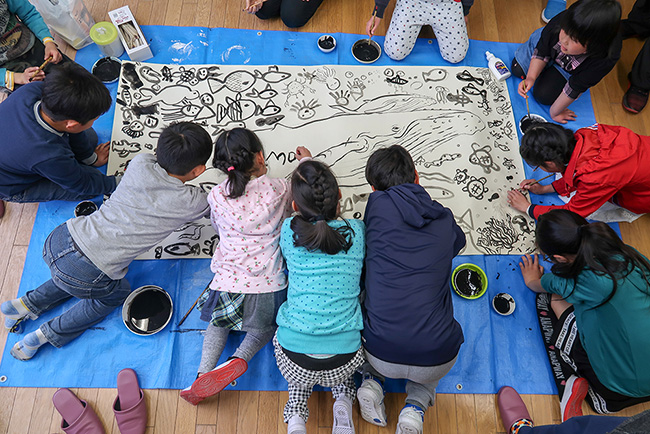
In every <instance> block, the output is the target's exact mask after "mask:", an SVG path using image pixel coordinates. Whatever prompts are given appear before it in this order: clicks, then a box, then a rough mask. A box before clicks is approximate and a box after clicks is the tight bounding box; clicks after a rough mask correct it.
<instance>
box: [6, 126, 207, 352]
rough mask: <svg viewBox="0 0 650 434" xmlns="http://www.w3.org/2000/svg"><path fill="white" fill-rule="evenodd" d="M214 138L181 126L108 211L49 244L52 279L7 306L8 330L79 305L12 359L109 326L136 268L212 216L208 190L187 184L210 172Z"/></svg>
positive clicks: (62, 230)
mask: <svg viewBox="0 0 650 434" xmlns="http://www.w3.org/2000/svg"><path fill="white" fill-rule="evenodd" d="M211 153H212V141H211V139H210V135H209V134H208V133H207V132H206V131H205V130H204V129H203V128H202V127H201V126H199V125H197V124H194V123H191V122H181V123H177V124H173V125H171V126H169V127H167V128H165V129H164V130H163V131H162V133H161V134H160V138H159V139H158V145H157V149H156V155H155V156H154V155H150V154H141V155H137V156H136V157H135V158H134V159H133V160H131V162H130V163H129V167H128V170H127V171H126V172H125V173H124V178H123V179H122V182H121V183H120V185H119V186H118V188H117V189H116V190H115V192H114V193H113V194H112V195H111V197H110V199H108V200H107V201H106V202H105V203H104V205H103V206H102V207H101V208H100V209H99V210H98V211H97V212H95V213H93V214H91V215H89V216H86V217H77V218H74V219H70V220H68V221H67V222H66V223H64V224H62V225H60V226H59V227H57V228H56V229H54V231H52V233H51V234H50V235H49V236H48V238H47V240H46V241H45V247H44V249H43V251H44V258H45V261H46V262H47V264H48V266H49V267H50V270H51V273H52V279H50V280H48V281H47V282H45V283H44V284H42V285H41V286H39V287H38V288H36V289H35V290H33V291H29V292H27V294H25V295H24V296H23V297H20V298H18V299H15V300H10V301H7V302H5V303H3V304H2V305H1V306H0V310H1V311H2V313H3V314H4V315H5V327H6V328H8V329H10V331H14V332H20V328H21V327H20V325H21V324H20V322H21V321H22V320H24V319H36V318H38V317H39V315H41V313H43V312H45V311H47V310H49V309H50V308H52V307H54V306H56V305H57V304H59V303H61V302H62V301H64V300H67V299H69V298H70V297H76V298H78V299H79V302H78V303H77V304H75V305H74V306H72V307H71V308H70V309H68V310H67V311H66V312H64V313H63V314H61V315H60V316H58V317H56V318H54V319H51V320H50V321H48V322H46V323H43V324H42V325H41V326H40V327H39V328H38V329H36V331H34V332H31V333H29V334H27V335H26V336H25V338H24V339H23V340H22V341H20V342H18V343H16V344H15V345H14V347H13V348H12V349H11V355H12V356H14V357H15V358H17V359H19V360H28V359H31V358H32V357H33V356H34V354H36V352H37V351H38V349H39V347H41V346H42V345H43V344H45V343H50V344H52V345H54V346H55V347H57V348H60V347H62V346H63V345H65V344H67V343H68V342H70V341H72V340H73V339H74V338H76V337H77V336H79V335H81V334H82V333H83V332H84V331H85V330H86V329H88V328H89V327H91V326H93V325H95V324H97V323H98V322H100V321H101V320H103V319H104V318H105V317H106V316H107V315H108V314H109V313H111V312H112V311H113V309H115V308H116V307H118V306H120V305H121V304H122V303H123V302H124V300H125V299H126V297H127V296H128V295H129V293H130V292H131V287H130V285H129V282H127V280H126V279H124V276H125V275H126V272H127V271H128V267H129V264H130V263H131V261H133V260H134V259H135V258H136V257H137V256H138V255H140V254H142V253H144V252H146V251H147V250H149V249H150V248H152V247H153V246H155V245H156V244H157V243H159V242H160V241H162V240H163V239H164V238H166V237H167V236H168V235H169V234H170V233H172V232H173V231H174V230H176V229H178V227H180V226H181V225H182V224H183V223H186V222H188V221H193V220H196V219H197V218H199V217H201V216H203V215H205V214H207V213H208V212H209V209H208V202H207V195H206V193H205V192H203V190H202V189H200V188H198V187H194V186H190V185H185V182H186V181H190V180H192V179H194V178H196V177H197V176H199V175H200V174H201V173H203V172H204V171H205V169H206V166H205V164H206V162H207V160H208V158H210V154H211Z"/></svg>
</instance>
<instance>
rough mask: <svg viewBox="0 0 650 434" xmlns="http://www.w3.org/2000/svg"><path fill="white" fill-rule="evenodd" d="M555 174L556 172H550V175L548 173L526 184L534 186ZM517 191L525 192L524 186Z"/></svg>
mask: <svg viewBox="0 0 650 434" xmlns="http://www.w3.org/2000/svg"><path fill="white" fill-rule="evenodd" d="M553 175H555V172H554V173H551V174H549V175H546V176H545V177H543V178H542V179H538V180H537V181H534V182H531V183H529V184H526V185H527V186H528V187H530V186H532V185H535V184H539V183H540V182H542V181H543V180H545V179H548V178H550V177H551V176H553ZM517 191H519V193H523V192H524V189H523V187H522V188H518V189H517Z"/></svg>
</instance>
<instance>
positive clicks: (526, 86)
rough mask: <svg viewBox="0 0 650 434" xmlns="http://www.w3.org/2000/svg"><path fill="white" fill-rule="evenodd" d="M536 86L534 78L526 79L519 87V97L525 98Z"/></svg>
mask: <svg viewBox="0 0 650 434" xmlns="http://www.w3.org/2000/svg"><path fill="white" fill-rule="evenodd" d="M534 84H535V80H533V79H532V78H528V77H526V78H525V79H523V80H521V83H519V87H518V90H519V95H521V96H523V97H524V98H525V97H526V94H527V93H528V91H530V89H531V88H532V87H533V85H534ZM529 96H530V95H529Z"/></svg>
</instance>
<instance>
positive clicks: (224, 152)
mask: <svg viewBox="0 0 650 434" xmlns="http://www.w3.org/2000/svg"><path fill="white" fill-rule="evenodd" d="M263 150H264V149H263V148H262V142H260V139H259V138H258V137H257V135H256V134H255V133H254V132H252V131H251V130H248V129H246V128H234V129H232V130H230V131H224V132H223V133H221V134H220V135H219V137H218V138H217V142H216V143H215V147H214V158H213V160H212V165H213V166H214V167H216V168H217V169H219V170H221V171H222V172H224V173H225V174H226V175H228V183H227V186H228V188H229V189H230V192H229V194H228V197H229V198H230V199H236V198H238V197H240V196H242V195H243V194H244V192H245V191H246V184H248V181H250V179H251V172H253V170H254V169H255V156H256V155H257V154H258V153H259V152H262V151H263Z"/></svg>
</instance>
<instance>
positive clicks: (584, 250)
mask: <svg viewBox="0 0 650 434" xmlns="http://www.w3.org/2000/svg"><path fill="white" fill-rule="evenodd" d="M535 238H536V240H537V245H538V247H539V248H540V250H541V251H542V252H544V253H545V254H547V255H549V256H551V255H563V256H565V255H575V260H574V261H573V262H571V263H559V262H554V264H553V266H552V268H551V271H552V272H553V274H555V275H558V276H560V277H564V278H569V279H574V287H573V288H574V290H575V284H576V283H575V282H576V280H577V278H578V275H579V274H580V273H581V272H582V271H583V270H584V269H585V268H589V269H591V270H593V271H594V272H595V273H596V274H598V275H605V274H606V275H608V276H609V277H610V279H611V280H612V292H611V293H610V294H609V296H608V297H607V299H605V300H604V301H603V302H602V303H600V304H599V305H598V306H596V307H600V306H602V305H604V304H605V303H607V302H608V301H609V300H611V299H612V297H613V296H614V294H616V289H617V287H618V283H617V280H618V279H624V278H625V277H627V275H629V274H630V273H631V272H632V271H633V270H634V269H635V268H639V269H640V270H641V272H642V273H643V277H644V279H645V281H646V283H647V284H648V285H650V281H649V280H648V279H649V276H650V263H648V261H647V260H646V259H645V258H644V257H643V256H642V255H641V254H640V253H639V252H637V251H636V250H635V249H633V248H632V247H630V246H628V245H626V244H624V243H623V241H621V239H620V238H619V237H618V235H617V234H616V232H614V230H613V229H612V228H610V227H609V226H608V225H606V224H605V223H602V222H595V223H588V222H587V220H585V219H584V218H583V217H581V216H580V215H578V214H576V213H574V212H572V211H568V210H565V209H555V210H551V211H549V212H547V213H545V214H542V215H541V216H539V219H538V221H537V228H536V230H535ZM646 289H647V287H646ZM572 292H573V291H572ZM644 292H645V291H644Z"/></svg>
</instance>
